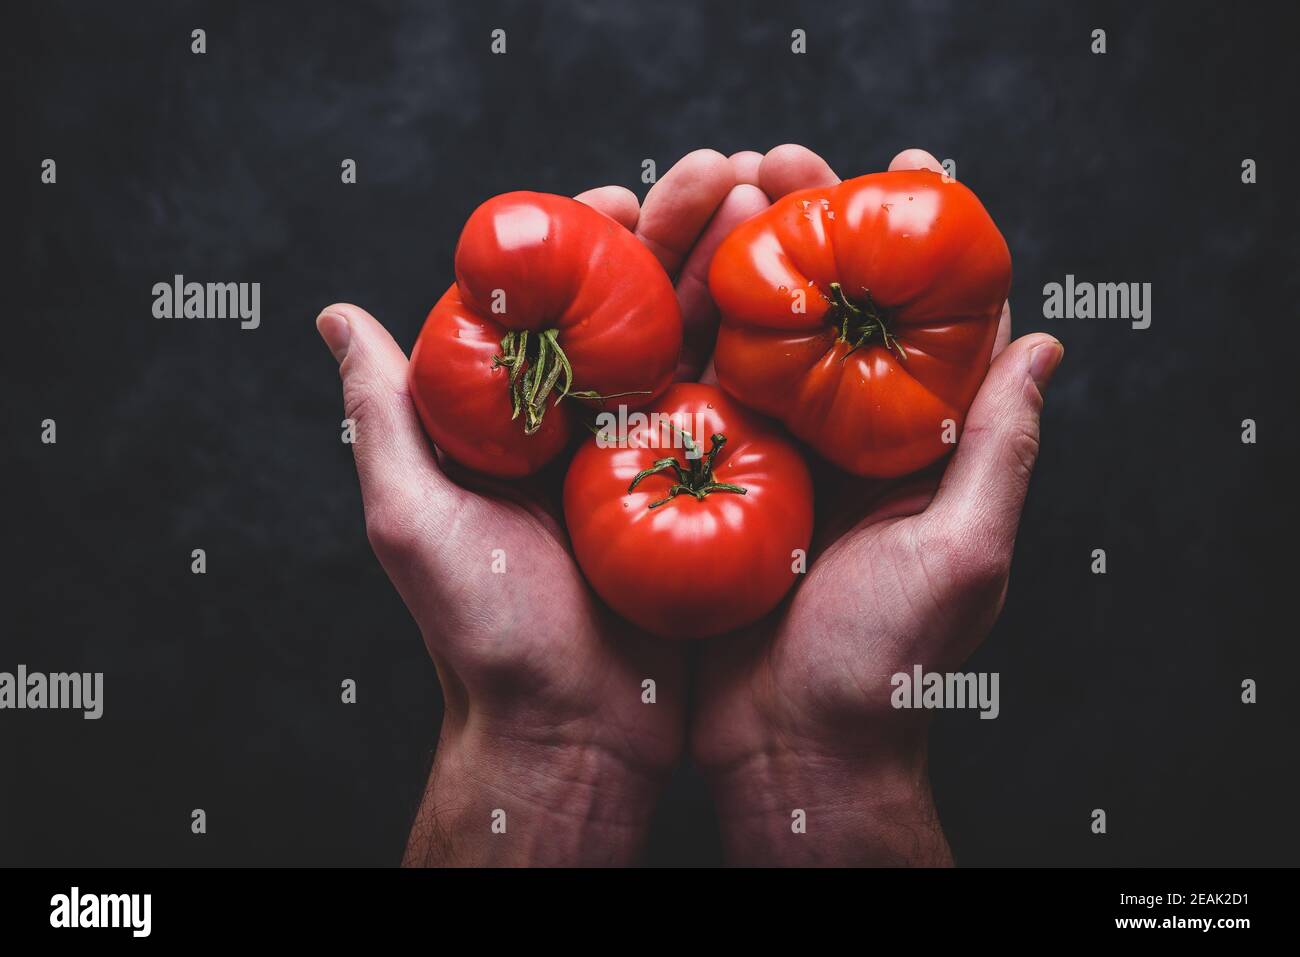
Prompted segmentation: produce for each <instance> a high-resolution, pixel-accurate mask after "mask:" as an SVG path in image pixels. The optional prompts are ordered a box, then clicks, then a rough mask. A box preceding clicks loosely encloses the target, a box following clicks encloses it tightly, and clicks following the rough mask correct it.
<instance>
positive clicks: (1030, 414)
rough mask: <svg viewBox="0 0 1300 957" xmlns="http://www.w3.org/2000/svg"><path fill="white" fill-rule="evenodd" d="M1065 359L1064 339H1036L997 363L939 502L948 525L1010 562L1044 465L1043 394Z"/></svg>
mask: <svg viewBox="0 0 1300 957" xmlns="http://www.w3.org/2000/svg"><path fill="white" fill-rule="evenodd" d="M1064 352H1065V348H1064V347H1063V346H1062V345H1061V343H1060V342H1058V341H1057V340H1056V339H1054V338H1052V337H1051V336H1048V335H1044V334H1042V333H1036V334H1034V335H1029V336H1024V337H1022V338H1020V339H1018V340H1016V341H1015V342H1013V343H1011V344H1010V345H1009V346H1007V348H1006V349H1004V350H1003V351H1002V352H1001V353H1000V354H999V355H998V357H997V358H996V359H995V360H994V361H993V365H992V366H990V367H989V373H988V375H987V376H986V377H985V379H984V384H983V385H981V386H980V390H979V393H978V394H977V395H976V396H975V401H974V403H973V404H972V405H971V407H970V412H969V413H968V414H967V416H966V426H965V428H964V429H963V430H962V435H961V441H960V442H959V443H958V445H957V450H956V452H955V453H954V455H953V459H952V461H951V462H950V463H949V464H948V468H947V471H946V472H945V473H944V476H943V481H942V482H941V483H940V485H939V491H938V492H937V493H936V495H935V498H934V504H933V506H932V508H933V509H934V511H935V513H936V514H935V516H934V517H935V518H936V519H938V520H939V522H940V524H941V525H949V523H951V525H949V527H962V526H964V527H966V529H967V531H968V533H970V534H971V535H973V536H977V537H978V538H979V539H980V540H982V541H981V544H982V545H983V547H985V548H988V549H990V550H993V551H995V552H996V553H1000V554H1006V555H1010V552H1011V547H1012V546H1013V545H1014V543H1015V538H1016V527H1017V526H1018V525H1019V523H1020V509H1021V508H1022V506H1023V505H1024V503H1025V493H1026V491H1028V489H1029V476H1030V474H1031V473H1032V472H1033V468H1034V461H1035V460H1036V459H1037V458H1038V421H1039V415H1040V413H1041V412H1042V408H1043V390H1044V389H1046V388H1047V383H1048V381H1049V380H1050V379H1051V378H1052V373H1054V372H1055V371H1056V367H1057V365H1058V364H1059V363H1060V361H1061V356H1062V355H1063V354H1064Z"/></svg>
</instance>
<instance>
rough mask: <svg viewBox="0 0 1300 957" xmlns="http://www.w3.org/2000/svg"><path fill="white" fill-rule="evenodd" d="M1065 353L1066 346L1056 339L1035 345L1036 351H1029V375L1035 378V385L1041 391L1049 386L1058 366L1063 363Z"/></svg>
mask: <svg viewBox="0 0 1300 957" xmlns="http://www.w3.org/2000/svg"><path fill="white" fill-rule="evenodd" d="M1063 355H1065V346H1063V345H1061V343H1060V342H1058V341H1057V340H1055V339H1053V340H1052V341H1050V342H1044V343H1042V344H1041V345H1037V346H1034V351H1033V352H1031V353H1029V375H1030V376H1031V377H1032V378H1033V380H1034V385H1036V386H1038V391H1039V392H1042V391H1043V390H1044V389H1045V388H1047V383H1048V382H1049V381H1051V378H1052V373H1053V372H1055V371H1056V367H1057V366H1058V365H1060V364H1061V357H1062V356H1063Z"/></svg>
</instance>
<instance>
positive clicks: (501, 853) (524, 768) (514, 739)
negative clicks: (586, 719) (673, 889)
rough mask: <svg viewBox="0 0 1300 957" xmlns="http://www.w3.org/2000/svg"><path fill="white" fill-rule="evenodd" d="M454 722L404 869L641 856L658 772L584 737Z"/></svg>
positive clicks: (604, 862)
mask: <svg viewBox="0 0 1300 957" xmlns="http://www.w3.org/2000/svg"><path fill="white" fill-rule="evenodd" d="M449 717H450V716H449ZM448 724H453V725H454V724H455V723H454V722H448V723H447V724H444V729H443V734H442V737H441V739H440V741H439V743H438V750H437V753H436V754H435V757H434V764H433V770H432V771H431V773H430V775H429V783H428V786H427V788H426V790H425V794H424V797H423V800H422V801H421V803H420V809H419V811H418V812H417V815H416V820H415V822H414V824H413V826H412V828H411V835H410V839H409V840H408V843H407V849H406V855H405V857H404V858H403V864H404V865H405V866H475V867H490V866H612V865H621V864H630V863H633V862H635V860H636V858H637V856H638V855H639V853H640V851H641V849H642V845H643V843H644V840H645V834H646V830H647V828H648V825H649V819H650V815H651V813H652V811H653V809H654V803H655V800H656V799H657V797H658V795H659V792H660V790H661V788H662V784H663V780H662V776H661V775H660V774H658V773H657V772H655V771H653V770H649V769H641V768H636V767H632V766H630V765H628V764H627V763H626V762H625V761H624V760H622V759H621V758H620V757H619V756H617V755H614V754H612V753H611V752H609V751H608V750H607V749H605V748H603V747H602V746H600V745H599V744H596V743H594V742H592V741H589V740H583V739H582V738H581V737H578V738H577V739H565V740H561V739H558V738H554V737H551V736H532V735H528V734H522V733H519V732H517V731H516V730H515V729H503V728H499V727H477V726H475V724H474V722H472V721H470V722H465V723H460V724H459V725H458V726H453V727H449V726H448Z"/></svg>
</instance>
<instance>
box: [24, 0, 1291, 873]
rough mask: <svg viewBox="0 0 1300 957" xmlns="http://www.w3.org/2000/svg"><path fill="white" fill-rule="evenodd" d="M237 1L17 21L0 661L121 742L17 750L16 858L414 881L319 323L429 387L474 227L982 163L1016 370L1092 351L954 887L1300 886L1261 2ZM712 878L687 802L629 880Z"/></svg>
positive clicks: (1027, 572) (1287, 387)
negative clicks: (526, 211) (96, 695)
mask: <svg viewBox="0 0 1300 957" xmlns="http://www.w3.org/2000/svg"><path fill="white" fill-rule="evenodd" d="M238 6H242V7H243V9H238V8H237V5H235V4H227V3H210V4H194V3H166V4H163V3H155V4H130V5H119V4H112V5H106V4H91V3H81V4H67V3H39V4H35V3H33V4H28V5H24V7H25V9H23V10H20V11H17V12H15V13H11V14H9V16H10V20H9V23H8V25H7V27H8V28H7V29H6V31H5V33H6V36H5V40H4V44H5V46H6V47H7V48H8V49H7V50H6V51H5V61H6V64H7V70H8V72H9V73H10V75H11V77H12V81H11V83H10V84H9V85H10V91H9V95H10V96H11V97H12V98H13V104H12V108H11V110H10V114H11V116H14V117H15V119H13V120H11V123H10V129H11V130H12V131H13V133H12V135H13V137H14V139H12V140H11V143H12V145H11V148H10V149H9V150H8V151H7V154H8V155H6V157H5V162H6V164H7V168H6V174H5V177H4V188H5V190H6V192H12V194H13V198H12V201H11V202H7V203H6V208H7V209H8V210H9V213H10V214H9V216H6V219H7V220H8V221H9V223H8V225H9V227H10V228H9V229H8V230H6V232H8V233H10V234H11V240H12V241H13V242H14V243H16V250H15V251H14V252H11V253H10V254H8V255H6V256H5V257H4V260H5V262H6V266H7V267H8V268H7V270H6V272H7V276H6V287H7V289H8V290H9V296H8V298H9V300H10V311H9V313H8V314H7V315H6V317H5V322H4V325H5V328H6V332H7V335H6V341H5V344H4V348H3V349H0V369H2V370H3V383H4V393H5V403H4V416H3V420H4V430H5V431H4V456H5V462H6V467H5V469H4V472H5V475H6V477H7V478H8V480H9V481H8V482H6V485H7V486H8V487H9V489H10V491H9V493H8V494H7V495H6V499H7V504H8V506H9V509H8V515H7V519H6V522H5V527H6V533H5V541H6V543H7V546H8V547H7V548H6V552H5V567H4V574H3V588H4V594H5V597H4V606H3V608H4V610H3V628H2V631H0V670H12V668H13V666H14V665H16V664H17V663H19V662H22V663H25V664H27V665H28V666H29V667H30V668H32V669H36V670H45V671H64V670H90V671H100V670H102V671H104V672H106V674H107V677H106V698H107V701H106V716H105V718H104V719H102V720H101V721H99V722H91V721H83V720H81V719H80V717H79V716H78V715H74V714H60V713H44V714H40V713H30V712H3V713H0V810H3V822H0V861H3V862H25V863H88V864H109V863H132V864H134V863H164V862H171V863H186V864H188V863H195V864H203V863H393V862H395V861H396V860H397V859H398V857H399V855H400V849H401V847H402V844H403V841H404V838H405V833H406V828H407V825H408V821H409V818H410V815H411V813H412V812H413V809H414V807H415V803H416V801H417V798H418V796H419V793H420V791H421V789H422V787H423V784H424V779H425V774H426V771H427V767H428V762H429V760H430V754H431V749H432V746H433V743H434V740H435V732H436V726H437V720H438V712H439V694H438V689H437V684H436V680H435V675H434V671H433V668H432V666H431V665H430V663H429V662H428V659H427V657H426V655H425V652H424V649H423V646H422V643H421V641H420V638H419V635H418V633H417V631H416V628H415V626H414V624H413V623H412V622H411V620H410V619H409V617H408V616H407V614H406V611H405V609H404V608H403V606H402V603H401V601H400V600H399V598H398V597H397V595H396V593H395V592H394V591H393V590H392V588H391V587H390V586H389V585H388V583H387V580H386V579H385V577H384V575H383V573H382V572H381V571H380V569H379V567H378V565H377V564H376V562H375V561H374V560H373V559H372V557H371V555H370V552H369V550H368V547H367V544H366V541H365V536H364V532H363V528H362V521H361V508H360V498H359V494H358V490H357V486H356V481H355V475H354V471H353V466H352V462H351V455H350V452H349V450H348V448H347V447H346V446H344V445H342V444H341V443H340V442H339V439H338V423H339V420H340V419H341V417H342V404H341V398H340V394H339V388H338V378H337V374H336V372H335V368H334V363H333V361H332V360H331V359H330V357H329V355H328V353H327V351H326V350H325V347H324V346H323V345H322V344H321V342H320V341H319V340H318V338H317V336H316V332H315V330H314V328H313V325H312V320H313V319H314V317H315V315H316V313H317V311H318V310H319V308H320V307H321V306H322V305H324V304H326V303H329V302H333V301H335V300H339V299H346V300H351V301H354V302H357V303H360V304H362V305H364V306H366V307H367V308H369V309H370V310H371V311H372V312H374V314H375V315H376V316H378V317H379V318H380V319H381V320H382V321H384V322H385V323H387V324H388V325H389V327H390V328H391V329H392V330H393V331H394V334H395V335H396V337H397V339H398V341H399V342H401V343H402V344H403V345H405V346H408V347H409V345H410V344H411V343H412V342H413V341H414V338H415V335H416V332H417V330H418V328H419V325H420V323H421V321H422V319H423V317H424V314H425V312H426V310H427V308H428V307H429V305H430V304H431V303H432V301H433V300H434V298H435V297H436V296H437V295H438V294H439V293H440V292H441V291H442V290H443V289H444V288H445V286H446V284H447V282H448V280H449V277H450V256H451V251H452V248H453V245H454V242H455V239H456V236H457V233H458V231H459V228H460V225H461V223H462V222H463V220H464V218H465V216H466V215H467V214H468V213H469V212H470V210H471V209H473V207H474V206H475V205H476V204H478V203H479V202H480V201H481V200H483V199H485V198H486V197H488V196H490V195H493V194H495V193H498V192H502V191H505V190H508V189H515V188H534V189H541V190H547V191H553V192H560V193H575V192H578V191H580V190H582V189H584V188H587V187H590V186H595V185H599V184H604V183H621V184H625V185H627V186H630V187H631V188H633V189H635V190H636V191H637V192H638V193H639V194H644V190H645V187H644V186H643V185H641V183H640V181H639V173H640V164H641V161H642V159H643V158H646V157H652V158H654V159H655V160H656V161H657V163H658V166H659V169H660V170H661V171H663V170H666V169H667V168H668V166H669V165H670V164H671V163H672V162H673V161H674V160H675V159H676V158H677V157H679V156H680V155H682V154H683V153H685V152H687V151H689V150H691V149H694V148H697V147H701V146H710V147H715V148H717V149H720V150H723V151H734V150H738V149H744V148H751V149H759V150H764V149H768V148H770V147H772V146H774V145H776V144H779V143H783V142H788V141H797V142H801V143H804V144H806V145H808V146H810V147H812V148H814V149H816V150H818V151H820V152H822V153H823V154H824V155H825V156H826V157H827V158H828V159H829V160H830V161H831V163H832V165H833V166H834V167H835V168H836V169H837V170H838V171H839V172H840V173H841V174H844V175H850V174H856V173H860V172H867V171H870V170H875V169H880V168H883V166H884V165H885V164H886V163H887V162H888V160H889V158H890V157H891V156H892V155H893V154H894V153H895V152H896V151H897V150H899V149H901V148H903V147H906V146H913V145H917V146H924V147H926V148H928V149H930V150H932V151H933V152H935V153H936V154H937V155H938V156H940V157H953V158H955V159H956V160H957V162H958V175H959V177H960V178H961V179H962V180H963V181H965V182H966V183H967V184H968V185H970V186H971V187H972V188H973V189H974V190H975V191H976V192H977V193H978V194H979V195H980V196H981V198H982V199H983V201H984V202H985V204H986V205H987V207H988V208H989V210H990V211H991V212H992V214H993V216H994V218H995V219H996V220H997V222H998V223H999V224H1000V226H1001V228H1002V229H1003V231H1004V233H1005V234H1006V237H1007V240H1008V242H1009V243H1010V246H1011V250H1012V255H1013V259H1014V263H1015V273H1016V279H1015V287H1014V292H1013V295H1012V307H1013V313H1014V315H1015V319H1016V326H1017V329H1018V331H1021V332H1023V331H1027V330H1030V329H1047V330H1048V331H1051V332H1052V333H1054V334H1055V335H1057V336H1058V337H1059V338H1061V339H1062V340H1063V341H1064V342H1065V344H1066V357H1065V361H1064V365H1063V366H1062V369H1061V371H1060V373H1059V374H1058V377H1057V379H1056V381H1055V382H1054V384H1053V386H1052V390H1051V393H1050V394H1049V397H1048V402H1047V409H1046V415H1045V422H1044V433H1043V434H1044V447H1043V452H1042V458H1041V460H1040V463H1039V467H1038V470H1037V474H1036V475H1035V478H1034V483H1033V487H1032V489H1031V492H1030V497H1029V502H1028V506H1027V509H1026V512H1025V516H1024V523H1023V527H1022V533H1021V536H1020V541H1019V546H1018V551H1017V556H1016V563H1015V567H1014V571H1013V576H1012V585H1011V591H1010V595H1009V598H1008V601H1007V609H1006V612H1005V614H1004V615H1003V618H1002V620H1001V622H1000V623H999V625H998V626H997V628H996V629H995V631H994V633H993V635H992V636H991V637H990V639H989V640H988V642H987V643H986V645H985V647H984V648H983V649H982V650H981V651H980V652H979V653H978V654H977V655H976V657H975V659H974V660H973V662H972V667H974V668H977V669H981V670H996V671H999V672H1000V673H1001V676H1002V681H1001V690H1002V715H1001V717H1000V718H999V719H998V720H997V721H979V720H976V719H975V716H974V715H973V714H971V713H969V712H967V713H958V714H948V715H944V716H942V717H940V718H939V720H938V721H937V723H936V731H935V744H934V749H933V772H934V779H935V787H936V791H937V795H938V800H939V805H940V811H941V813H942V816H943V819H944V822H945V824H946V826H947V830H948V833H949V836H950V838H951V841H952V844H953V847H954V850H955V852H956V854H957V857H958V859H959V861H961V862H964V863H968V864H1003V863H1011V864H1020V863H1086V864H1110V863H1132V864H1156V863H1170V864H1181V863H1221V862H1234V863H1280V862H1291V863H1295V862H1296V860H1297V856H1298V855H1297V851H1298V849H1300V847H1298V845H1300V840H1298V834H1297V825H1296V823H1295V813H1294V811H1295V802H1296V797H1297V794H1296V787H1295V785H1296V757H1295V754H1296V747H1295V740H1294V738H1295V732H1296V730H1297V723H1296V720H1295V719H1296V712H1295V708H1294V704H1292V703H1291V702H1293V700H1294V693H1293V688H1294V681H1295V677H1296V675H1297V674H1298V673H1300V672H1297V670H1296V664H1297V661H1296V654H1295V650H1294V645H1295V641H1296V627H1295V623H1294V616H1293V615H1292V608H1293V598H1294V595H1295V584H1294V581H1293V579H1294V573H1295V567H1296V562H1295V559H1294V549H1295V545H1294V541H1295V532H1296V529H1297V510H1296V504H1295V502H1296V499H1295V493H1294V485H1295V481H1294V475H1295V472H1294V469H1293V466H1294V463H1295V455H1294V451H1293V450H1294V449H1295V447H1296V440H1297V434H1296V431H1297V429H1296V421H1295V415H1296V407H1297V404H1296V401H1295V399H1296V378H1295V373H1294V369H1293V366H1292V363H1291V362H1290V356H1291V355H1293V354H1294V350H1295V347H1296V344H1297V343H1296V338H1297V335H1296V323H1297V318H1298V317H1297V308H1298V307H1297V302H1298V301H1300V296H1298V295H1297V293H1298V292H1300V283H1298V282H1297V278H1296V265H1297V261H1298V258H1300V257H1298V256H1297V254H1298V253H1300V249H1298V248H1297V235H1296V231H1295V228H1294V217H1295V213H1296V211H1297V201H1296V194H1295V188H1294V180H1293V179H1292V178H1291V177H1292V176H1293V173H1292V171H1291V170H1290V169H1289V164H1290V162H1291V161H1292V160H1293V158H1294V157H1295V156H1296V155H1297V153H1296V149H1295V147H1296V143H1295V141H1294V140H1293V139H1291V136H1292V129H1293V126H1294V119H1293V115H1292V114H1293V106H1294V104H1290V106H1289V107H1288V104H1287V100H1288V99H1290V98H1293V97H1294V95H1295V91H1296V89H1297V82H1296V80H1297V73H1296V65H1295V63H1296V58H1295V55H1294V53H1293V51H1291V50H1290V49H1289V48H1288V46H1289V38H1290V37H1293V35H1294V34H1293V31H1292V30H1290V29H1289V28H1288V27H1287V25H1286V24H1285V23H1284V22H1283V21H1282V19H1281V18H1280V16H1279V14H1276V13H1274V12H1272V11H1273V7H1272V5H1269V6H1262V5H1260V6H1258V7H1257V6H1256V5H1254V4H1249V3H1246V4H1229V3H1218V2H1216V3H1177V4H1172V3H1171V4H1114V5H1106V6H1101V7H1098V6H1095V5H1086V4H1070V5H1065V4H1056V3H1051V4H1049V3H1040V2H1025V3H989V2H966V3H958V2H951V3H919V4H909V3H900V2H889V3H862V2H854V3H825V4H810V3H808V4H799V3H786V4H780V5H774V6H771V7H766V6H761V5H759V4H752V3H745V4H740V3H733V4H726V5H723V4H709V3H702V2H695V3H666V2H658V3H635V2H622V3H583V4H558V3H554V4H535V3H456V4H445V5H443V4H427V3H426V4H416V3H411V4H387V3H386V4H366V3H352V4H347V5H338V6H337V7H329V8H327V5H323V4H318V3H311V4H306V3H304V4H274V5H272V4H244V5H238ZM1281 8H1282V5H1278V9H1279V10H1280V9H1281ZM498 26H499V27H503V28H505V29H507V30H508V33H509V42H510V52H509V53H508V54H507V55H506V56H504V57H493V56H491V55H490V54H489V52H488V34H489V32H490V30H491V29H492V28H494V27H498ZM194 27H203V28H204V29H206V30H207V33H208V44H209V46H208V50H209V52H208V53H207V54H206V55H205V56H194V55H192V54H191V53H190V52H189V43H190V41H189V34H190V30H191V29H192V28H194ZM793 27H802V28H803V29H805V30H807V32H808V37H809V53H808V54H807V55H806V56H802V57H798V56H793V55H792V54H791V53H790V52H789V32H790V30H791V28H793ZM1094 27H1103V28H1105V29H1106V30H1107V31H1108V35H1109V53H1107V54H1106V55H1104V56H1094V55H1093V54H1091V53H1090V52H1089V42H1090V41H1089V34H1090V31H1091V30H1092V29H1093V28H1094ZM1284 139H1285V140H1286V142H1284ZM45 157H54V158H55V159H56V160H57V162H58V176H59V178H58V184H57V186H42V185H41V184H40V183H39V181H38V175H39V164H40V161H41V160H42V159H43V158H45ZM344 157H352V158H355V159H356V160H357V161H358V163H359V167H360V182H359V184H358V185H356V186H346V187H345V186H343V185H341V184H340V182H339V163H340V162H341V160H342V159H343V158H344ZM1246 157H1250V158H1253V159H1256V160H1257V161H1258V163H1259V171H1260V172H1259V178H1260V182H1259V183H1258V184H1256V185H1250V186H1247V185H1243V184H1242V183H1241V182H1240V164H1241V161H1242V159H1243V158H1246ZM1067 272H1073V273H1074V274H1075V275H1077V276H1078V277H1080V278H1081V279H1091V280H1099V281H1136V282H1150V283H1152V284H1153V286H1154V291H1153V305H1154V315H1153V324H1152V326H1151V328H1150V329H1148V330H1146V331H1143V332H1137V331H1133V330H1131V329H1130V328H1129V327H1128V324H1127V323H1125V322H1123V321H1117V320H1110V321H1101V320H1062V321H1048V320H1045V319H1043V318H1042V295H1041V290H1042V286H1043V284H1044V283H1045V282H1049V281H1059V280H1061V279H1062V278H1063V277H1064V275H1065V274H1066V273H1067ZM175 273H182V274H184V275H185V276H187V277H189V278H193V279H198V280H201V281H217V280H221V281H225V280H231V281H240V282H261V283H262V310H263V324H262V328H260V329H259V330H257V331H256V332H240V331H239V330H238V329H237V328H236V326H235V324H234V323H231V322H197V321H190V322H182V321H177V322H168V321H164V320H157V319H154V318H153V317H152V315H151V304H152V294H151V291H150V290H151V287H152V285H153V283H155V282H157V281H159V280H166V279H168V278H169V277H171V276H172V275H173V274H175ZM15 332H16V337H15ZM47 417H52V418H55V419H56V420H57V422H58V429H59V433H58V435H59V441H58V444H57V445H56V446H45V445H42V444H40V442H39V441H38V435H39V423H40V421H41V420H42V419H44V418H47ZM1246 417H1251V418H1255V419H1257V420H1258V421H1259V434H1260V441H1259V444H1258V445H1255V446H1244V445H1242V443H1241V442H1240V440H1239V431H1240V422H1241V420H1242V419H1243V418H1246ZM195 547H203V548H206V549H207V552H208V556H209V571H208V574H207V575H206V576H193V575H191V574H190V573H189V552H190V550H191V549H192V548H195ZM1096 547H1103V548H1105V549H1107V552H1108V555H1109V565H1110V571H1109V574H1107V575H1106V576H1104V577H1102V576H1095V575H1092V574H1090V572H1089V561H1090V558H1089V554H1090V551H1091V550H1092V549H1093V548H1096ZM343 677H354V678H356V679H357V680H358V682H359V685H360V694H361V703H360V704H359V705H357V706H356V707H344V706H341V705H340V704H339V702H338V687H339V682H340V680H341V679H342V678H343ZM1245 677H1253V678H1256V679H1258V680H1259V682H1260V689H1261V690H1260V703H1259V704H1257V705H1255V706H1253V707H1247V706H1244V705H1242V704H1240V703H1239V700H1238V698H1239V686H1240V682H1241V680H1242V678H1245ZM193 807H203V808H205V809H207V811H208V813H209V815H210V823H211V832H210V834H209V835H208V836H207V837H206V838H204V839H195V838H193V837H192V836H191V835H190V833H189V827H188V825H189V816H188V814H189V809H190V808H193ZM1094 807H1104V808H1106V809H1107V810H1108V812H1109V816H1110V833H1109V834H1108V835H1107V836H1106V837H1104V838H1097V837H1094V836H1092V835H1091V834H1090V833H1089V831H1088V827H1087V824H1088V814H1089V812H1090V810H1091V809H1092V808H1094ZM716 841H717V839H716V833H715V827H714V824H713V822H712V820H711V817H710V810H709V806H708V802H707V799H706V797H705V795H704V794H703V791H702V789H701V788H700V786H699V783H698V781H696V780H695V779H694V778H693V777H692V775H691V774H690V773H689V772H683V774H681V775H679V778H678V779H677V780H676V781H674V784H673V787H672V789H671V793H670V794H669V796H668V798H667V799H666V800H665V803H664V806H663V809H662V811H661V813H660V815H659V820H658V822H657V824H656V830H655V837H654V841H653V849H652V859H653V860H655V861H658V862H668V861H683V862H708V861H712V860H714V859H715V855H716Z"/></svg>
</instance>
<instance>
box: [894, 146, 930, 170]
mask: <svg viewBox="0 0 1300 957" xmlns="http://www.w3.org/2000/svg"><path fill="white" fill-rule="evenodd" d="M889 168H890V169H891V170H896V169H932V170H934V171H935V172H936V173H942V172H943V164H942V163H940V162H939V161H938V160H937V159H935V158H934V154H933V153H927V152H926V151H925V150H921V149H916V148H912V149H909V150H903V152H901V153H899V154H898V155H897V156H895V157H894V158H893V159H892V160H890V161H889Z"/></svg>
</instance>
